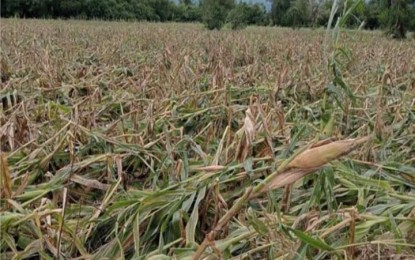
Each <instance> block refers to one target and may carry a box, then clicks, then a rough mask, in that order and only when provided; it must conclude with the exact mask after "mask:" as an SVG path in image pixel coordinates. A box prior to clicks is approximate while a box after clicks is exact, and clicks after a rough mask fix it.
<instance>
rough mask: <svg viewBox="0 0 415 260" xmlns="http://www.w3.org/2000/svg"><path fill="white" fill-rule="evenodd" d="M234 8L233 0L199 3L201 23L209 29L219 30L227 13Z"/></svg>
mask: <svg viewBox="0 0 415 260" xmlns="http://www.w3.org/2000/svg"><path fill="white" fill-rule="evenodd" d="M234 6H235V0H203V1H201V3H200V7H201V11H202V21H203V23H204V24H205V26H206V27H207V28H208V29H210V30H214V29H218V30H219V29H221V28H222V27H223V25H224V24H225V21H226V17H227V16H228V13H229V11H230V10H231V9H232V8H233V7H234Z"/></svg>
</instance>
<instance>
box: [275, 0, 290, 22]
mask: <svg viewBox="0 0 415 260" xmlns="http://www.w3.org/2000/svg"><path fill="white" fill-rule="evenodd" d="M290 6H291V4H290V0H272V5H271V14H270V16H271V21H272V23H273V24H274V25H280V26H287V25H289V24H288V23H287V20H286V14H287V11H288V9H290Z"/></svg>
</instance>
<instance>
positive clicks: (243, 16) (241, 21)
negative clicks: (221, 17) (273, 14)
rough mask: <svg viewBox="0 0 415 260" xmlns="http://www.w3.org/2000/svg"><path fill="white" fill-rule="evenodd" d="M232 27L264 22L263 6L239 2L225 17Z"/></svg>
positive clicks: (240, 27)
mask: <svg viewBox="0 0 415 260" xmlns="http://www.w3.org/2000/svg"><path fill="white" fill-rule="evenodd" d="M226 21H227V23H229V24H230V26H231V28H232V29H242V28H245V27H246V26H247V25H251V24H258V25H264V24H265V23H266V13H265V7H264V6H261V5H258V4H247V3H239V4H238V5H236V6H235V8H233V9H232V10H231V11H230V12H229V14H228V17H227V18H226Z"/></svg>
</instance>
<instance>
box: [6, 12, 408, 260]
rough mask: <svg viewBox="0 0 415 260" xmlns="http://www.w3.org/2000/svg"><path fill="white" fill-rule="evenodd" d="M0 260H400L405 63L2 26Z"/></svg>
mask: <svg viewBox="0 0 415 260" xmlns="http://www.w3.org/2000/svg"><path fill="white" fill-rule="evenodd" d="M1 34H2V35H1V57H2V61H1V68H2V75H1V92H0V95H1V96H0V98H1V99H0V100H1V103H2V104H1V107H0V116H1V119H0V122H1V127H0V138H1V147H0V148H1V161H0V162H1V167H0V171H1V172H0V173H1V174H0V176H1V182H0V183H1V213H0V224H1V241H0V243H1V244H0V247H1V255H0V258H1V259H24V258H29V257H39V258H42V259H53V258H54V257H60V258H64V259H123V258H126V259H170V258H175V259H202V258H206V259H218V258H220V259H232V258H233V259H294V258H296V257H297V258H298V259H306V258H309V257H313V258H314V259H328V258H330V259H353V258H355V259H374V258H377V257H381V256H392V257H394V256H396V257H397V258H399V257H401V258H402V259H405V258H406V257H409V256H411V255H414V254H415V209H414V208H415V207H414V206H415V167H414V165H415V123H414V122H415V48H413V46H414V40H407V41H402V42H396V41H391V40H388V39H386V38H384V37H382V34H381V33H380V32H379V33H378V32H355V31H354V32H353V33H350V32H346V33H345V34H343V35H341V37H339V38H338V41H336V42H335V44H333V45H330V44H328V46H329V47H328V48H326V47H325V46H323V43H324V42H325V41H324V31H320V30H316V31H313V30H291V29H281V28H259V27H250V28H247V29H246V30H243V31H220V32H218V31H213V32H212V31H206V30H204V29H203V28H202V26H200V25H190V24H186V25H185V24H151V23H148V24H147V23H115V22H114V23H107V22H94V21H91V22H81V21H46V20H45V21H42V20H25V21H24V20H14V19H11V20H2V32H1Z"/></svg>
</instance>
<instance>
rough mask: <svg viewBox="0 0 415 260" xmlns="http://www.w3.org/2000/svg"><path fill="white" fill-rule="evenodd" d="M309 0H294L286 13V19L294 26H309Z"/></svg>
mask: <svg viewBox="0 0 415 260" xmlns="http://www.w3.org/2000/svg"><path fill="white" fill-rule="evenodd" d="M310 9H311V7H310V5H309V1H308V0H294V1H293V2H292V4H291V7H290V8H289V9H288V11H287V14H286V21H287V22H288V23H289V24H290V25H291V26H293V27H303V26H308V25H310V23H311V17H310Z"/></svg>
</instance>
